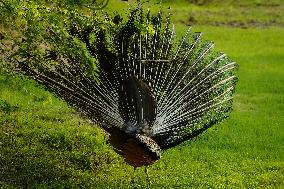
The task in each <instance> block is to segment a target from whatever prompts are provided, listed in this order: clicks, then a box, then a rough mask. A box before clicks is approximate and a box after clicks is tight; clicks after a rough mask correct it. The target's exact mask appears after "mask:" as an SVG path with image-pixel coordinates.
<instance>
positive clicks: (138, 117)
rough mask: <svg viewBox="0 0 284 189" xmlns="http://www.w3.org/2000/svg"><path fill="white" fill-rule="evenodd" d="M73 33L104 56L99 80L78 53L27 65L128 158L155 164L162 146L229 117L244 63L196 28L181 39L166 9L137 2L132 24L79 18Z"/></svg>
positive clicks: (25, 68) (117, 18) (28, 72)
mask: <svg viewBox="0 0 284 189" xmlns="http://www.w3.org/2000/svg"><path fill="white" fill-rule="evenodd" d="M94 22H95V21H94ZM68 31H69V37H70V38H73V39H77V40H79V41H81V42H82V43H83V44H84V45H85V47H86V49H87V53H89V54H90V55H91V56H92V57H93V58H94V59H95V60H96V62H97V65H98V67H99V76H98V80H96V79H95V78H94V77H92V76H90V75H88V74H87V71H86V70H87V66H86V65H84V64H82V63H81V62H80V60H78V59H77V58H76V57H71V56H66V57H56V56H55V57H53V61H52V63H46V64H42V65H41V66H40V67H36V66H34V65H31V64H29V62H27V61H23V62H20V63H19V68H20V69H21V71H23V72H24V73H25V74H26V75H29V76H30V77H32V78H33V79H35V80H36V81H38V82H39V83H41V84H43V85H44V86H46V87H47V88H48V89H49V90H50V91H52V92H54V93H56V94H57V95H58V96H59V97H60V98H62V99H64V100H65V101H66V102H68V103H69V104H71V105H72V106H74V107H75V108H76V109H77V110H78V112H80V113H82V114H83V115H85V116H86V117H87V118H88V119H89V120H91V121H93V122H94V123H95V124H96V125H98V126H100V127H101V128H103V129H104V130H105V131H107V132H108V133H109V134H110V136H109V142H110V144H111V145H112V146H113V147H114V149H115V151H116V152H117V153H119V154H121V155H122V156H123V157H124V159H125V161H126V162H127V163H128V164H130V165H132V166H134V167H140V166H145V165H150V164H152V163H154V162H155V161H157V160H159V159H160V156H161V155H160V154H161V150H165V149H167V148H170V147H173V146H176V145H178V144H179V143H181V142H184V141H186V140H189V139H191V138H193V137H195V136H197V135H199V134H201V133H202V132H203V131H205V130H206V129H208V128H210V127H211V126H213V125H214V124H216V123H218V122H220V121H222V120H223V119H224V118H226V117H227V116H228V115H229V113H230V111H231V107H232V94H233V91H234V86H235V83H236V76H235V75H234V74H235V69H236V64H235V63H234V62H232V61H231V60H230V59H229V58H228V57H227V56H226V55H225V54H222V53H218V52H215V51H213V46H214V45H213V43H212V42H203V41H202V34H201V33H191V30H190V29H189V30H188V31H187V32H186V34H185V36H184V37H183V38H182V39H180V40H178V39H176V36H175V30H174V28H173V26H172V24H171V21H170V17H166V18H164V17H163V14H162V13H161V12H159V13H158V14H156V15H151V14H150V11H146V12H145V13H144V10H143V9H142V8H136V9H132V10H131V12H130V14H129V17H128V19H127V20H126V21H124V22H123V21H122V19H121V17H120V16H118V15H117V16H115V17H113V18H112V17H109V16H106V17H105V22H104V24H98V22H95V24H94V25H93V26H91V27H90V26H88V27H85V28H84V27H80V26H78V25H76V24H73V25H71V26H70V27H69V30H68ZM49 59H50V56H49V57H48V58H46V60H47V62H48V60H49Z"/></svg>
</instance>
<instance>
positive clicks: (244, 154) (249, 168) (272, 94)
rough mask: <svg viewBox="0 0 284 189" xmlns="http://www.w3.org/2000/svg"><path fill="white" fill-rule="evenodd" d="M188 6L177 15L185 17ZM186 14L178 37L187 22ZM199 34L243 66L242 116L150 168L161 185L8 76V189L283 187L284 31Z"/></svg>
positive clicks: (201, 26) (80, 121) (4, 147)
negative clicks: (150, 181)
mask: <svg viewBox="0 0 284 189" xmlns="http://www.w3.org/2000/svg"><path fill="white" fill-rule="evenodd" d="M180 2H181V3H180V4H176V5H173V6H176V7H175V8H173V9H174V11H178V10H181V9H185V8H182V7H180V9H178V7H179V6H183V7H185V6H184V5H185V3H184V2H183V1H180ZM254 2H256V1H254ZM258 2H260V1H258ZM275 2H276V1H275ZM279 2H280V1H277V2H276V3H279ZM210 6H213V5H211V4H209V5H206V6H198V7H197V8H198V9H200V10H203V11H204V12H206V10H207V9H208V7H210ZM214 6H216V5H214ZM249 6H252V7H254V8H257V5H256V4H253V3H251V4H249ZM281 6H282V5H281ZM220 7H221V8H220V9H219V10H220V11H221V12H222V6H221V5H220ZM119 8H120V7H119ZM197 8H196V12H199V11H198V10H197ZM216 9H218V7H217V8H216ZM217 12H218V11H217ZM237 12H238V11H237ZM179 14H180V15H179ZM179 14H178V15H176V16H177V19H176V28H177V34H178V35H180V34H182V33H183V32H184V31H185V30H186V26H185V24H184V23H185V22H186V19H187V18H188V16H186V17H185V16H184V15H183V13H179ZM238 14H241V13H239V12H238ZM275 14H282V13H277V12H276V13H275ZM174 16H175V15H174ZM205 16H206V15H205ZM205 16H204V17H205ZM219 16H220V18H221V17H224V16H222V15H219ZM237 16H238V15H237ZM217 17H218V16H217ZM264 17H265V16H264ZM214 19H215V18H214ZM216 19H217V18H216ZM218 19H219V18H218ZM224 19H225V18H224ZM256 19H257V18H256ZM275 19H280V18H275ZM281 19H282V18H281ZM281 22H283V20H281ZM193 30H194V31H203V32H204V35H205V38H206V39H208V40H212V41H214V42H215V43H216V49H219V50H222V51H223V52H225V53H227V54H228V55H229V56H230V57H231V58H232V59H233V60H235V61H236V62H238V64H239V65H240V68H239V71H238V77H239V82H238V85H237V88H236V93H235V96H234V111H233V112H232V114H231V116H230V118H229V119H228V120H226V121H225V122H224V123H222V124H219V125H217V126H215V127H213V128H212V129H210V130H208V131H207V132H206V133H205V134H203V135H202V136H201V137H198V138H197V139H195V140H192V141H188V142H185V143H183V144H181V145H179V146H177V147H175V148H172V149H169V150H167V151H165V152H164V153H163V154H162V159H161V160H160V161H159V162H158V163H156V164H154V165H153V166H151V167H150V168H149V169H150V173H149V174H150V177H151V180H152V182H153V184H152V185H149V184H148V183H147V182H146V179H145V175H144V171H143V169H142V168H141V169H138V170H137V172H136V173H135V175H133V174H132V173H133V170H132V168H131V167H130V166H128V165H126V164H125V163H124V162H123V160H122V158H121V157H120V156H118V155H117V154H116V153H115V152H113V150H112V149H111V147H110V146H109V145H108V144H107V143H106V138H107V136H106V135H105V134H104V133H103V132H102V131H101V130H100V129H98V128H96V127H93V126H92V124H91V123H88V122H87V121H86V120H84V118H81V117H80V116H79V115H77V114H76V113H75V112H74V110H72V108H70V107H68V105H66V104H65V103H64V102H62V101H61V100H59V99H58V98H56V97H55V96H54V95H52V94H50V93H48V92H46V91H45V90H44V89H43V88H41V87H39V86H37V85H36V84H35V83H34V82H32V81H29V80H26V79H22V78H18V77H11V76H6V75H3V74H2V76H1V77H0V125H1V127H0V188H283V187H284V182H283V181H284V176H283V175H284V145H283V144H284V128H283V124H284V55H283V52H284V46H283V43H284V38H283V36H284V28H283V27H282V26H281V25H275V26H273V27H267V26H264V27H258V26H251V25H249V26H248V27H247V28H246V29H244V28H240V27H239V26H232V25H226V26H218V27H217V26H212V25H211V24H206V23H203V22H197V23H196V26H195V27H193ZM133 178H134V181H133V180H132V179H133Z"/></svg>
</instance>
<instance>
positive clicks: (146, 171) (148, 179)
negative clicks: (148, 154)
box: [145, 166, 152, 184]
mask: <svg viewBox="0 0 284 189" xmlns="http://www.w3.org/2000/svg"><path fill="white" fill-rule="evenodd" d="M145 174H146V176H147V181H148V182H149V183H150V184H152V182H151V180H150V177H149V173H148V169H147V166H145Z"/></svg>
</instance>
